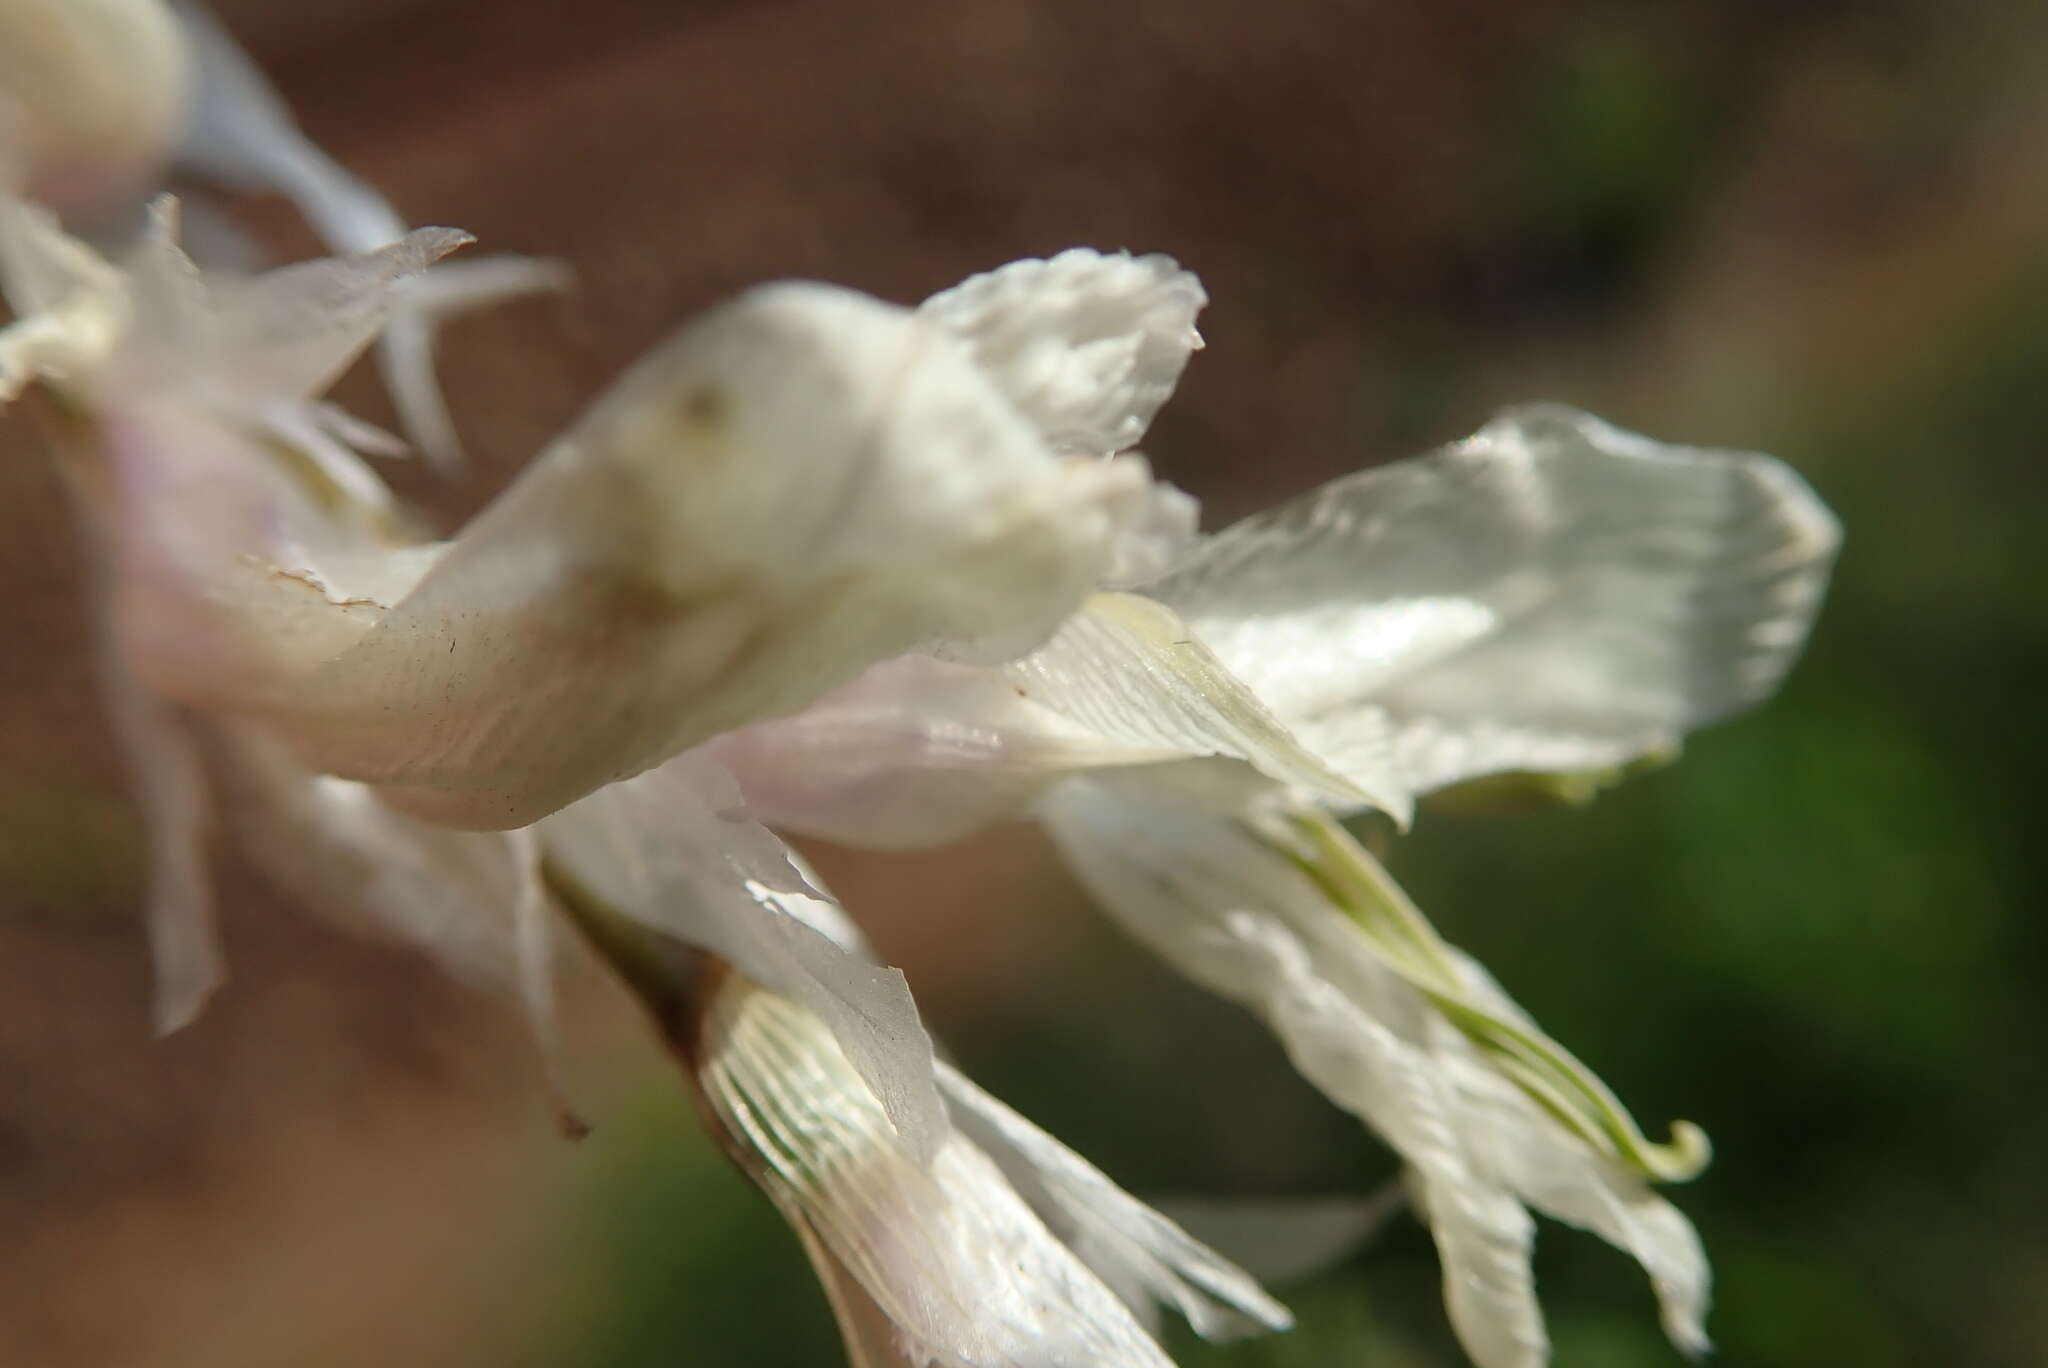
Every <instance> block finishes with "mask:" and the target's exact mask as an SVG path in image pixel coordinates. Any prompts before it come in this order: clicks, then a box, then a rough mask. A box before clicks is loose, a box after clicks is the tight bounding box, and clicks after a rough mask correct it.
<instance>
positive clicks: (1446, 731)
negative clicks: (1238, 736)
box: [1149, 406, 1840, 790]
mask: <svg viewBox="0 0 2048 1368" xmlns="http://www.w3.org/2000/svg"><path fill="white" fill-rule="evenodd" d="M1839 538H1840V530H1839V527H1838V526H1837V524H1836V522H1835V519H1834V517H1833V516H1832V515H1831V514H1830V513H1829V512H1828V511H1827V509H1826V508H1825V507H1824V506H1823V505H1822V504H1821V503H1820V501H1819V500H1818V499H1817V498H1816V497H1815V496H1814V494H1813V492H1812V491H1811V490H1810V489H1808V488H1807V487H1806V485H1805V484H1804V483H1803V482H1802V481H1801V480H1800V479H1799V477H1798V476H1797V475H1795V474H1793V473H1792V472H1791V471H1790V470H1789V469H1788V468H1786V467H1785V466H1783V465H1782V464H1780V463H1778V462H1776V461H1773V460H1771V459H1770V458H1768V457H1765V456H1759V455H1754V454H1751V453H1745V452H1730V451H1713V450H1705V449H1701V448H1694V447H1680V446H1665V445H1662V444H1659V443H1656V442H1653V441H1650V440H1648V439H1647V438H1643V437H1638V436H1636V435H1634V434H1632V433H1627V432H1623V431H1620V430H1619V429H1616V428H1613V427H1609V426H1608V425H1606V424H1604V423H1602V422H1600V421H1599V420H1598V419H1595V418H1593V417H1591V416H1589V415H1587V414H1583V413H1579V412H1576V411H1574V410H1571V409H1565V408H1559V407H1554V406H1543V407H1533V408H1526V409H1515V410H1510V411H1508V412H1506V413H1504V414H1502V415H1501V416H1500V417H1499V418H1497V419H1496V420H1495V421H1494V422H1493V423H1491V424H1489V425H1488V426H1487V427H1486V428H1485V429H1483V430H1482V431H1481V432H1479V433H1478V434H1477V435H1475V436H1474V437H1472V438H1469V439H1468V440H1466V441H1463V442H1459V443H1455V444H1453V445H1451V446H1448V447H1445V448H1442V449H1441V450H1439V451H1437V452H1435V453H1432V454H1431V455H1428V456H1425V457H1421V458H1419V459H1416V460H1413V461H1405V462H1399V463H1396V464H1393V465H1389V466H1383V467H1380V468H1377V469H1374V470H1368V471H1363V472H1361V473H1359V474H1357V475H1353V476H1349V477H1347V478H1345V479H1342V480H1339V481H1336V482H1335V483H1333V484H1331V485H1328V486H1326V487H1324V488H1323V489H1320V490H1317V491H1315V492H1313V493H1311V494H1309V495H1307V496H1305V497H1303V498H1301V499H1298V500H1296V501H1294V502H1293V503H1290V504H1287V505H1285V506H1283V507H1281V508H1279V509H1276V510H1274V511H1272V512H1270V513H1265V514H1260V515H1257V516H1254V517H1252V518H1249V519H1247V520H1245V521H1244V522H1242V523H1239V524H1237V525H1236V526H1234V527H1231V528H1229V529H1226V530H1225V531H1224V532H1222V533H1221V534H1219V535H1218V536H1216V537H1214V538H1212V539H1210V540H1209V541H1208V542H1207V543H1206V544H1205V545H1204V546H1203V547H1202V548H1201V550H1200V551H1199V552H1197V553H1196V554H1195V555H1194V556H1193V557H1192V558H1191V560H1190V562H1189V563H1188V564H1187V565H1185V566H1184V567H1183V568H1181V569H1180V570H1178V571H1176V572H1175V573H1174V574H1173V575H1171V576H1169V577H1168V578H1167V579H1165V580H1163V581H1161V582H1159V583H1157V584H1154V585H1152V586H1150V587H1149V591H1150V592H1152V593H1155V594H1157V595H1158V596H1159V597H1161V598H1162V599H1164V600H1165V601H1166V602H1168V603H1170V604H1172V605H1173V606H1174V607H1176V608H1177V609H1179V610H1180V611H1181V612H1182V614H1183V615H1184V616H1186V617H1187V619H1188V620H1189V622H1190V623H1191V624H1192V625H1193V626H1194V628H1195V630H1196V631H1197V632H1199V633H1200V634H1201V636H1202V638H1203V639H1204V640H1205V641H1207V642H1209V643H1210V645H1211V646H1213V647H1214V648H1215V650H1216V652H1217V653H1218V655H1219V656H1220V657H1221V658H1222V659H1223V660H1224V661H1225V663H1226V664H1228V665H1229V666H1230V667H1231V668H1232V669H1234V670H1236V671H1238V672H1239V673H1240V674H1241V675H1242V676H1243V677H1244V678H1245V679H1246V681H1247V682H1248V683H1249V684H1250V685H1251V687H1252V688H1253V689H1254V690H1256V691H1257V692H1258V693H1259V695H1260V697H1262V698H1264V699H1265V700H1266V701H1267V702H1268V703H1269V704H1270V705H1271V706H1272V707H1273V709H1274V711H1275V712H1276V713H1278V714H1279V715H1280V716H1281V717H1282V718H1283V719H1285V720H1286V721H1287V722H1288V724H1289V725H1290V726H1292V727H1293V728H1294V729H1295V730H1296V731H1297V733H1298V734H1299V735H1300V736H1301V737H1302V740H1303V741H1304V743H1305V744H1307V745H1308V746H1309V747H1310V748H1311V749H1313V750H1315V751H1317V752H1318V753H1320V754H1322V755H1324V756H1325V757H1327V758H1328V759H1329V760H1330V761H1331V763H1332V764H1334V765H1336V766H1337V767H1338V768H1340V769H1347V770H1348V769H1350V768H1352V767H1353V765H1354V764H1355V762H1356V761H1355V757H1358V756H1360V755H1361V754H1363V755H1365V756H1367V757H1368V758H1370V759H1371V760H1372V762H1373V763H1375V764H1377V763H1379V762H1380V759H1381V757H1383V756H1384V755H1385V753H1386V752H1387V750H1388V748H1389V746H1390V745H1391V751H1392V757H1393V761H1394V766H1395V769H1396V771H1397V773H1398V774H1399V776H1400V777H1401V778H1402V779H1403V780H1404V781H1405V782H1406V783H1408V784H1409V785H1410V786H1412V787H1413V788H1415V789H1417V790H1426V789H1430V788H1435V787H1440V786H1442V785H1445V784H1450V783H1454V782H1457V781H1459V780H1462V779H1466V778H1471V777H1473V776H1477V775H1483V774H1489V773H1497V772H1501V771H1510V770H1537V771H1576V770H1594V769H1604V768H1608V767H1611V766H1615V765H1619V764H1623V763H1625V762H1627V761H1629V760H1632V759H1635V758H1638V757H1642V756H1645V755H1650V754H1655V753H1658V752H1660V751H1664V750H1668V749H1669V748H1671V747H1672V746H1674V745H1675V744H1676V742H1677V739H1678V738H1679V737H1680V736H1681V735H1682V734H1683V733H1684V732H1686V731H1689V730H1691V729H1692V728H1695V727H1698V726H1702V725H1705V724H1706V723H1708V722H1712V721H1714V720H1716V719H1718V718H1721V717H1724V716H1726V715H1728V714H1729V713H1732V712H1735V711H1738V710H1740V709H1742V708H1744V707H1747V706H1749V705H1751V704H1753V703H1756V702H1758V701H1759V700H1761V699H1763V698H1764V697H1766V696H1768V695H1769V694H1770V693H1771V692H1772V691H1773V690H1774V689H1776V687H1777V685H1778V682H1779V680H1780V679H1781V678H1782V677H1783V675H1784V673H1785V671H1786V670H1787V669H1789V668H1790V666H1791V664H1792V662H1793V660H1794V659H1795V658H1796V657H1797V655H1798V653H1799V650H1800V648H1801V646H1802V645H1803V643H1804V641H1805V638H1806V634H1807V631H1808V629H1809V628H1810V627H1811V625H1812V621H1813V617H1814V615H1815V613H1816V612H1817V610H1818V608H1819V605H1820V600H1821V595H1822V593H1823V590H1824V588H1825V586H1826V583H1827V577H1828V571H1829V568H1830V566H1831V564H1832V562H1833V558H1834V553H1835V549H1836V546H1837V543H1838V541H1839Z"/></svg>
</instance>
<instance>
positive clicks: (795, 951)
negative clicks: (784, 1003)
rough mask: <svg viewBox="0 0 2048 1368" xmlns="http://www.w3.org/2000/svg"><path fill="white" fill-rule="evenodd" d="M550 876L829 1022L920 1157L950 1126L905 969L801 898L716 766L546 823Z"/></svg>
mask: <svg viewBox="0 0 2048 1368" xmlns="http://www.w3.org/2000/svg"><path fill="white" fill-rule="evenodd" d="M540 835H541V840H542V843H543V845H544V847H545V850H546V857H547V861H548V866H549V869H550V872H551V874H552V875H553V877H554V878H555V879H556V880H557V881H558V882H561V883H564V884H565V885H567V886H569V887H572V888H573V889H574V890H575V891H576V895H577V896H581V897H586V898H593V899H596V900H597V901H599V902H600V903H602V904H603V905H604V906H606V907H608V908H610V909H612V910H613V911H615V912H616V913H618V914H620V915H623V916H626V917H628V918H631V919H633V920H635V921H638V922H640V923H642V924H644V925H646V926H650V927H653V928H654V929H656V930H658V931H661V932H663V933H665V934H667V935H669V936H673V937H675V938H676V939H678V940H681V941H683V942H685V943H686V944H689V945H693V946H696V947H698V948H700V949H705V950H709V951H711V952H712V953H713V954H715V955H717V956H718V957H719V958H720V959H721V960H724V961H726V962H728V963H730V964H733V965H735V966H737V967H738V969H739V970H740V972H742V973H744V974H745V975H747V977H748V978H750V979H752V980H754V981H756V982H759V983H762V984H764V985H767V986H768V987H769V988H771V989H772V990H773V991H775V992H777V993H780V994H782V995H784V996H786V997H788V998H790V999H791V1000H792V1001H794V1002H795V1003H798V1004H801V1008H802V1010H803V1011H805V1012H806V1013H807V1014H812V1015H814V1016H815V1017H816V1018H817V1019H818V1020H819V1021H820V1022H822V1023H823V1026H822V1028H821V1029H824V1030H827V1031H829V1032H831V1034H832V1036H833V1037H834V1038H836V1039H837V1041H838V1042H839V1048H840V1049H842V1050H843V1051H844V1052H845V1055H846V1057H847V1058H848V1059H849V1060H850V1061H851V1066H852V1067H853V1068H854V1069H855V1070H856V1071H857V1072H858V1075H859V1077H860V1078H861V1079H863V1080H864V1081H865V1086H866V1087H867V1088H868V1089H869V1090H871V1091H872V1093H873V1095H874V1096H875V1097H877V1098H879V1099H881V1100H880V1103H879V1104H878V1105H880V1106H881V1108H882V1110H883V1113H884V1114H885V1115H886V1116H887V1117H888V1119H889V1122H890V1123H891V1124H892V1125H893V1126H894V1127H895V1129H896V1130H897V1131H898V1133H899V1134H900V1135H901V1136H902V1137H903V1143H904V1144H905V1145H906V1146H908V1148H909V1150H910V1151H911V1152H913V1153H916V1154H920V1155H929V1154H930V1153H931V1152H932V1151H933V1150H935V1149H936V1147H937V1145H938V1143H939V1137H940V1136H942V1135H943V1134H944V1133H945V1130H946V1121H945V1114H944V1110H943V1108H942V1107H941V1105H940V1102H939V1096H938V1091H937V1088H936V1086H935V1084H934V1083H933V1080H932V1044H931V1038H930V1037H929V1036H927V1035H926V1034H925V1030H924V1025H923V1023H922V1021H921V1020H920V1019H919V1017H918V1012H917V1006H916V1004H915V1003H914V1002H912V1001H911V998H910V990H909V988H908V986H907V985H906V984H905V983H904V980H903V975H902V973H901V972H900V971H899V970H895V969H887V968H884V967H882V966H880V965H877V964H873V963H870V962H869V961H868V960H867V959H866V958H865V957H863V956H861V955H857V954H850V953H848V951H847V950H846V949H845V948H844V947H842V946H841V945H840V944H839V943H837V941H836V940H835V939H834V937H833V934H832V933H833V932H834V931H835V930H836V929H838V928H837V926H836V924H835V919H836V918H837V917H838V916H839V915H841V914H839V913H838V909H837V908H836V907H834V906H833V905H832V904H830V903H829V902H827V901H825V900H824V899H822V898H819V897H815V896H812V895H811V894H810V893H807V892H805V891H802V890H804V889H806V888H808V882H807V880H806V879H805V878H804V876H803V874H802V873H801V872H800V871H799V870H797V869H796V868H795V867H794V866H792V864H791V863H790V860H789V856H788V852H787V851H786V849H785V848H784V847H783V846H782V844H781V842H780V841H778V840H776V838H775V837H774V836H773V835H772V834H771V833H769V832H768V831H767V830H765V829H764V828H762V827H761V826H759V825H758V824H757V823H755V822H753V821H751V820H749V819H748V817H747V816H746V815H745V814H744V812H742V811H741V809H740V799H739V792H738V790H737V789H736V788H735V787H734V786H733V784H732V781H731V779H730V778H728V777H727V776H726V775H725V774H724V773H723V771H721V770H720V769H719V767H718V766H717V765H716V764H715V763H713V762H712V761H710V760H709V759H707V758H705V757H703V756H700V755H686V756H682V757H679V758H678V759H677V760H674V761H671V762H669V764H667V765H664V766H662V767H660V768H659V769H656V770H653V771H650V772H648V773H646V774H643V775H640V776H638V777H637V778H634V779H630V780H627V781H624V782H622V783H618V784H613V785H610V786H609V787H606V788H604V789H601V790H599V791H598V792H596V793H594V794H592V795H590V796H589V797H587V798H585V799H584V800H583V801H581V802H579V803H576V804H575V805H573V806H571V807H569V808H566V809H564V810H563V811H561V812H559V813H556V814H555V815H554V816H552V817H550V818H548V819H547V821H545V822H543V823H542V824H541V826H540Z"/></svg>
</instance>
